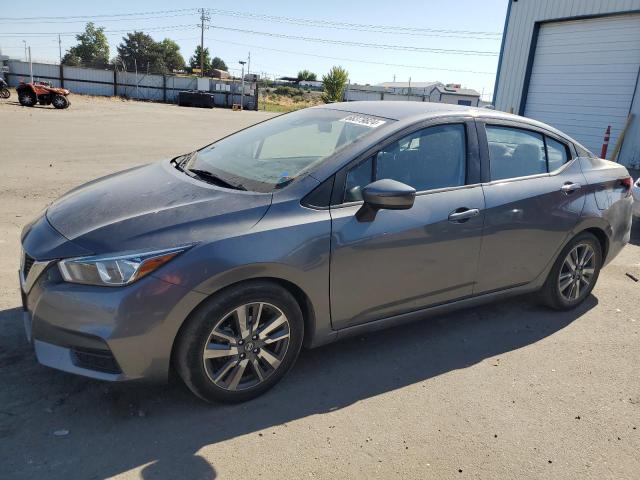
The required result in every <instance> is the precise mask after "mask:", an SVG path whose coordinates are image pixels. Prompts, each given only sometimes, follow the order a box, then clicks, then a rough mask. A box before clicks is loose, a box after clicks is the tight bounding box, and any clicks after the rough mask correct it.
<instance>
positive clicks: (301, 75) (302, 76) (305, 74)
mask: <svg viewBox="0 0 640 480" xmlns="http://www.w3.org/2000/svg"><path fill="white" fill-rule="evenodd" d="M317 79H318V77H317V76H316V74H315V73H313V72H310V71H309V70H307V69H305V70H300V71H299V72H298V81H299V82H315V81H316V80H317Z"/></svg>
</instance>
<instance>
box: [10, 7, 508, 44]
mask: <svg viewBox="0 0 640 480" xmlns="http://www.w3.org/2000/svg"><path fill="white" fill-rule="evenodd" d="M200 10H202V9H196V8H183V9H174V10H156V11H147V12H132V13H116V14H106V15H75V16H58V17H51V16H44V17H0V23H11V22H14V24H20V23H24V22H25V21H26V22H33V23H76V22H80V21H86V20H95V19H102V21H121V20H128V18H127V17H140V16H145V15H161V16H153V17H147V18H136V19H135V20H147V19H158V18H170V17H176V16H185V15H190V14H193V13H196V12H199V11H200ZM208 12H210V13H214V14H216V15H221V16H228V17H235V18H244V19H252V20H259V21H268V22H277V23H289V24H293V25H303V26H314V27H324V28H336V29H342V30H356V31H373V32H374V33H393V34H414V35H425V36H440V35H441V36H445V37H446V38H449V37H453V38H458V37H460V36H461V38H474V39H477V38H482V39H484V38H485V37H488V38H487V39H489V38H490V37H500V36H501V35H502V32H489V31H478V30H455V29H436V28H426V27H409V26H400V25H381V24H363V23H350V22H340V21H333V20H327V19H311V18H300V17H288V16H280V15H268V14H261V13H253V12H239V11H234V10H224V9H208ZM167 14H173V15H167ZM121 17H124V18H121ZM470 35H475V37H470Z"/></svg>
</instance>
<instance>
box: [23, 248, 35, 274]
mask: <svg viewBox="0 0 640 480" xmlns="http://www.w3.org/2000/svg"><path fill="white" fill-rule="evenodd" d="M35 261H36V259H35V258H33V257H30V256H29V254H28V253H27V252H25V253H24V259H23V260H22V275H23V276H24V278H25V279H26V278H27V276H28V275H29V271H30V270H31V267H33V264H34V263H35Z"/></svg>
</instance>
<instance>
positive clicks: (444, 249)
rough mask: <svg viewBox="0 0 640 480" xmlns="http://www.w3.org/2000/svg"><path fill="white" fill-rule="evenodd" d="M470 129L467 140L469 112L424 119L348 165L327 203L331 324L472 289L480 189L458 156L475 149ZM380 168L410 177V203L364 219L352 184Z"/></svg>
mask: <svg viewBox="0 0 640 480" xmlns="http://www.w3.org/2000/svg"><path fill="white" fill-rule="evenodd" d="M470 135H474V137H473V139H474V140H475V127H474V125H473V123H472V122H471V123H469V124H465V123H448V124H444V125H442V124H441V125H435V126H431V127H427V128H423V129H420V130H417V131H414V132H413V133H411V134H409V135H406V136H404V137H402V138H401V139H400V140H397V141H394V142H392V143H390V144H389V145H386V146H385V147H383V148H382V149H381V150H380V151H379V152H377V153H376V154H374V155H373V156H371V157H369V158H367V159H365V160H364V161H363V162H361V163H360V164H358V165H355V166H353V167H352V168H351V169H350V170H349V171H348V173H347V174H346V180H345V182H344V184H345V185H344V187H343V192H344V194H343V197H342V200H343V203H342V204H340V205H336V206H333V207H332V208H331V217H332V239H331V278H330V292H331V313H332V323H333V327H334V328H336V329H340V328H344V327H348V326H352V325H357V324H361V323H365V322H369V321H373V320H377V319H381V318H386V317H390V316H393V315H398V314H401V313H406V312H411V311H415V310H419V309H422V308H424V307H427V306H430V305H436V304H441V303H445V302H448V301H451V300H454V299H457V298H460V297H466V296H469V295H471V293H472V291H473V286H474V282H475V278H476V270H477V263H478V254H479V250H480V243H481V236H482V227H483V215H484V196H483V192H482V187H481V186H480V185H479V184H478V183H475V184H473V185H471V184H470V183H471V181H472V178H470V175H469V169H468V168H467V166H468V163H469V159H470V158H472V157H474V156H475V155H477V151H476V150H475V148H476V145H477V143H476V142H475V141H474V142H468V141H467V140H468V137H469V136H470ZM469 145H472V147H471V148H470V147H469ZM383 178H391V179H394V180H397V181H400V182H403V183H406V184H407V185H411V186H412V187H414V188H415V189H416V190H417V192H418V194H417V196H416V199H415V204H414V206H413V207H412V208H411V209H409V210H402V211H398V210H395V211H392V210H380V211H379V212H378V213H377V216H376V217H375V219H374V220H373V221H371V222H359V221H358V220H357V219H356V217H355V214H356V212H357V211H358V209H359V208H360V207H361V206H362V202H361V194H360V189H361V188H362V187H364V186H366V185H367V184H368V183H370V182H371V181H373V180H379V179H383ZM336 188H337V187H336Z"/></svg>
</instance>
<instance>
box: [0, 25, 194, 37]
mask: <svg viewBox="0 0 640 480" xmlns="http://www.w3.org/2000/svg"><path fill="white" fill-rule="evenodd" d="M193 28H195V25H192V24H183V25H167V26H163V27H150V28H145V29H144V30H145V31H148V32H156V31H170V30H184V29H190V30H191V29H193ZM133 31H137V29H136V28H127V29H122V30H105V31H104V33H105V34H117V33H129V32H133ZM82 33H84V32H80V31H76V32H33V33H30V32H12V33H0V37H43V36H50V35H54V36H55V35H62V36H63V37H68V36H75V35H79V34H82Z"/></svg>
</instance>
